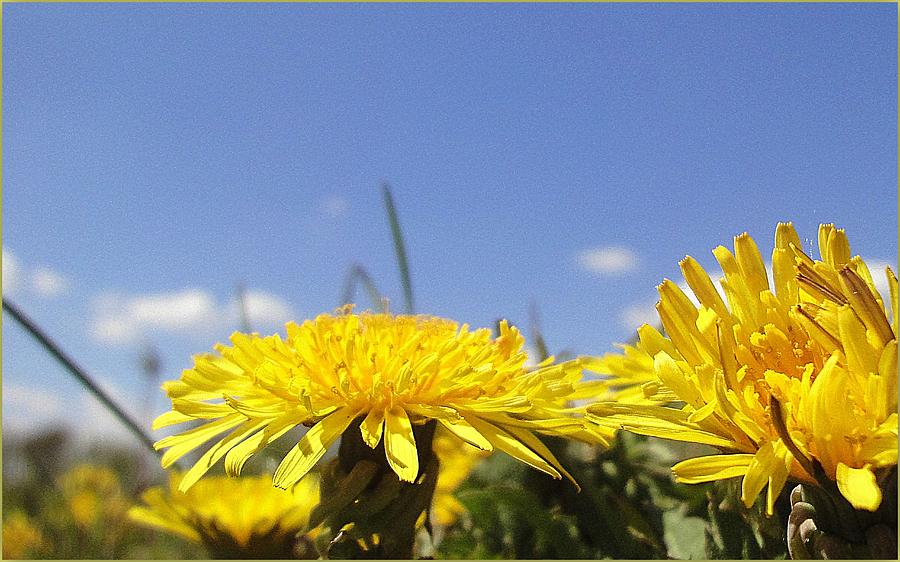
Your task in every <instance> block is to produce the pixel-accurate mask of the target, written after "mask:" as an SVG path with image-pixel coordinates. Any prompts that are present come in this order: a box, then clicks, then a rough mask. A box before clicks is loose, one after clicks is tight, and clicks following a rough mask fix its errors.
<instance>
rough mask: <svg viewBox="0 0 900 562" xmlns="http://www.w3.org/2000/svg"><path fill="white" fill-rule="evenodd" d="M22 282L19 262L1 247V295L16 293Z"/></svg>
mask: <svg viewBox="0 0 900 562" xmlns="http://www.w3.org/2000/svg"><path fill="white" fill-rule="evenodd" d="M21 281H22V267H21V266H20V265H19V260H17V259H16V257H15V256H14V255H13V254H12V252H10V251H9V249H7V248H6V247H5V246H4V247H3V294H4V295H10V294H12V293H14V292H15V291H16V289H17V288H18V286H19V284H20V283H21Z"/></svg>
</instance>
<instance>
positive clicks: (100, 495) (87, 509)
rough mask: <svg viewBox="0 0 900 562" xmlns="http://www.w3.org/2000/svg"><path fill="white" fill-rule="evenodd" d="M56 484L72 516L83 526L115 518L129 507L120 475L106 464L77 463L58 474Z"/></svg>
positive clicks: (117, 518)
mask: <svg viewBox="0 0 900 562" xmlns="http://www.w3.org/2000/svg"><path fill="white" fill-rule="evenodd" d="M59 487H60V489H61V491H62V495H63V497H64V498H65V502H66V507H67V508H68V510H69V513H70V514H71V516H72V519H74V521H75V523H76V524H77V525H79V526H80V527H83V528H90V527H93V526H95V525H103V524H109V523H114V522H117V521H118V520H120V519H121V518H123V517H124V515H125V512H126V510H127V509H128V500H127V499H126V498H125V493H124V491H123V490H122V485H121V482H120V481H119V477H118V476H117V475H116V473H115V472H113V471H112V470H110V469H109V468H107V467H105V466H99V465H92V464H78V465H76V466H74V467H73V468H71V469H70V470H68V471H67V472H66V473H64V474H63V475H62V476H61V477H60V479H59Z"/></svg>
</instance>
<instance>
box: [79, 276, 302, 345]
mask: <svg viewBox="0 0 900 562" xmlns="http://www.w3.org/2000/svg"><path fill="white" fill-rule="evenodd" d="M239 307H240V304H239V302H238V300H237V299H236V298H233V299H231V300H230V301H228V302H225V303H220V302H217V301H216V299H215V298H214V297H213V296H212V294H210V293H209V292H208V291H205V290H202V289H198V288H189V289H184V290H180V291H173V292H167V293H156V294H148V295H131V296H123V295H118V294H105V295H102V296H100V297H99V298H98V299H97V300H96V302H95V304H94V316H93V319H92V321H91V323H90V334H91V336H92V337H93V338H94V339H95V340H96V341H99V342H101V343H106V344H115V345H127V344H132V343H134V342H136V341H138V340H140V339H141V338H143V337H146V336H148V335H152V334H158V333H168V334H192V333H199V334H204V335H207V334H210V333H212V332H214V331H216V330H222V329H227V328H228V327H236V326H238V325H239V319H240V308H239ZM244 307H245V310H246V313H247V318H248V321H249V322H250V325H251V327H252V328H253V329H254V330H263V331H268V330H271V329H278V328H279V327H280V326H281V325H282V324H284V322H286V321H288V320H290V319H292V318H293V316H294V314H293V310H292V308H291V306H290V305H289V304H288V303H287V302H286V301H284V300H283V299H281V298H280V297H278V296H276V295H272V294H270V293H266V292H264V291H255V290H250V291H246V292H245V293H244Z"/></svg>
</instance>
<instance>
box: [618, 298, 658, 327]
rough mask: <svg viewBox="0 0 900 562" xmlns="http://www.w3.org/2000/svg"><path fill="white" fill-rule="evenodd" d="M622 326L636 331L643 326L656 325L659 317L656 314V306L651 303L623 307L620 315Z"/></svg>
mask: <svg viewBox="0 0 900 562" xmlns="http://www.w3.org/2000/svg"><path fill="white" fill-rule="evenodd" d="M621 319H622V326H623V327H625V328H626V329H628V330H636V329H637V328H638V327H640V326H643V325H644V324H650V325H656V324H658V323H659V316H658V315H657V314H656V304H655V303H654V302H653V301H647V302H643V303H637V304H632V305H630V306H627V307H625V309H624V310H623V311H622V314H621Z"/></svg>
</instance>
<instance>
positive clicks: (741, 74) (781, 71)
mask: <svg viewBox="0 0 900 562" xmlns="http://www.w3.org/2000/svg"><path fill="white" fill-rule="evenodd" d="M2 9H3V22H4V29H3V63H4V64H3V131H2V132H3V175H4V177H3V179H4V182H3V232H2V234H3V284H4V287H3V292H4V296H5V297H7V298H10V299H11V300H13V301H14V302H16V303H18V304H19V305H20V306H22V307H23V308H24V309H25V310H26V311H27V312H28V313H29V314H30V315H32V316H33V317H34V319H35V320H36V321H37V322H38V323H39V324H40V325H41V326H43V327H44V328H45V329H46V330H47V331H48V332H49V333H51V334H53V335H54V336H55V337H56V338H57V340H58V341H59V343H60V344H61V345H62V346H63V347H64V349H66V350H68V351H69V352H70V353H71V354H72V355H73V356H74V357H76V358H77V359H78V360H79V361H80V362H81V363H82V364H83V365H84V366H85V367H86V368H87V369H88V370H89V371H90V372H92V373H95V374H96V376H97V377H98V378H99V379H100V380H101V381H102V382H103V384H104V386H106V387H107V388H109V389H111V391H112V392H113V393H114V394H115V395H116V396H118V397H119V398H120V399H121V400H122V401H123V402H125V403H126V404H127V405H128V407H129V408H130V410H131V411H132V412H133V413H134V415H135V416H142V417H146V416H148V415H149V413H148V412H145V410H146V409H148V408H150V409H152V410H154V411H156V412H160V411H162V410H163V409H164V407H165V405H166V403H165V401H164V400H163V396H162V393H161V392H160V391H158V390H153V389H155V385H156V383H150V382H148V381H146V380H144V379H143V378H142V375H141V373H140V369H139V365H138V357H139V355H140V353H141V351H142V349H144V348H146V347H147V346H155V347H156V348H158V350H159V353H160V357H161V360H162V367H163V377H162V378H163V379H168V378H177V377H178V376H179V374H180V371H181V370H182V369H184V368H187V367H189V366H190V364H191V360H190V357H191V355H193V354H196V353H202V352H206V351H209V350H211V349H212V344H213V343H215V342H216V341H224V340H225V339H226V338H227V337H228V334H229V333H230V332H231V331H232V330H234V329H236V328H238V326H239V320H238V315H237V309H236V306H235V291H236V286H237V285H238V284H243V285H244V286H246V288H247V295H248V302H249V305H250V306H249V308H250V314H251V318H250V320H251V323H252V325H253V327H254V329H257V330H259V331H262V332H272V331H275V330H278V329H280V327H281V326H282V325H283V322H284V321H285V320H288V319H296V320H298V321H300V320H302V319H304V318H309V317H312V316H314V315H316V314H318V313H321V312H327V311H331V310H332V309H334V307H336V306H337V305H338V304H340V302H339V299H340V296H341V293H342V290H343V285H344V283H345V279H346V276H347V273H348V271H349V269H350V268H351V267H352V266H353V264H356V263H358V264H361V265H362V266H364V267H365V268H366V269H367V270H368V272H369V273H370V274H371V276H372V277H373V278H374V280H375V283H376V284H377V286H378V288H379V289H380V290H381V291H382V292H384V293H385V294H386V295H387V296H388V297H389V298H390V299H391V303H392V308H393V309H394V310H395V311H401V310H402V291H401V287H400V281H399V274H398V269H397V266H396V261H395V258H394V254H393V248H392V245H391V239H390V231H389V228H388V224H387V219H386V217H385V213H384V209H383V206H382V201H381V193H380V185H381V184H382V183H383V182H388V183H389V184H390V185H391V186H392V189H393V193H394V198H395V201H396V204H397V207H398V210H399V214H400V219H401V222H402V225H403V227H404V231H405V234H406V244H407V249H408V253H409V259H410V267H411V270H412V277H413V284H414V289H415V295H416V302H417V311H418V312H421V313H428V314H435V315H440V316H447V317H450V318H453V319H456V320H458V321H460V322H467V323H469V324H471V325H474V326H491V325H492V324H493V323H494V321H495V320H496V319H498V318H508V319H509V320H510V321H512V322H514V323H517V324H520V325H521V326H523V327H527V324H528V316H529V307H530V306H531V303H534V304H535V306H536V307H537V309H538V310H539V314H540V324H541V327H542V330H543V333H544V336H545V338H546V340H547V342H548V345H549V346H550V348H551V350H554V351H560V350H563V349H567V350H570V351H572V352H574V353H579V354H600V353H604V352H606V351H610V350H612V349H613V345H614V343H615V342H621V341H625V340H626V339H628V338H629V337H630V336H631V334H632V333H633V332H634V329H635V328H636V327H637V325H638V324H639V323H641V322H644V321H649V320H651V319H652V317H651V316H648V314H649V313H652V311H653V303H654V302H655V300H656V296H655V286H656V285H657V284H658V283H659V282H660V281H661V280H662V279H663V278H665V277H669V278H672V279H680V275H679V274H678V260H679V259H681V258H682V257H684V255H686V254H690V255H693V256H695V257H696V258H697V259H698V260H699V261H700V263H701V264H702V265H704V266H705V267H708V268H709V269H710V270H714V269H716V267H715V261H714V259H713V257H712V254H711V253H710V251H711V250H712V249H713V248H714V247H715V246H717V245H719V244H723V245H726V246H730V245H731V239H732V236H734V235H736V234H738V233H741V232H743V231H748V232H749V233H750V234H751V235H753V236H754V238H755V239H756V241H757V243H758V244H759V246H760V249H761V250H762V252H763V254H764V255H766V254H769V253H770V252H771V248H772V243H773V237H774V229H775V225H776V224H777V222H779V221H785V220H791V221H793V222H794V224H795V226H796V227H797V229H798V231H799V233H800V236H801V238H802V239H803V240H804V241H806V242H807V244H811V242H810V241H812V240H815V238H816V228H817V225H818V224H819V223H820V222H834V223H836V224H837V225H838V226H841V227H844V228H846V229H847V232H848V235H849V237H850V242H851V244H852V246H853V248H854V251H855V252H857V253H859V254H861V255H863V257H865V258H866V259H868V260H871V261H872V262H878V263H881V264H891V265H892V266H893V264H896V261H897V257H896V256H897V57H896V55H897V13H896V10H897V7H896V6H895V5H892V4H879V5H861V4H853V5H850V4H847V5H831V4H829V5H788V4H780V5H760V4H752V5H705V4H684V5H648V4H643V5H619V4H614V5H613V4H610V5H603V4H589V5H455V6H451V5H440V4H429V5H419V4H411V5H382V4H372V5H306V4H304V5H300V4H297V5H264V4H250V5H247V4H243V5H242V4H233V5H220V6H214V5H166V4H154V5H140V4H136V5H132V4H129V5H124V4H122V5H115V4H92V5H61V4H50V5H28V4H13V5H8V4H7V5H4V6H3V7H2ZM358 295H359V297H360V299H359V302H360V307H361V308H367V307H369V306H371V303H370V302H369V301H368V299H367V298H366V297H365V294H364V293H362V292H359V293H358ZM3 328H4V329H3V336H4V338H3V425H4V430H5V431H19V430H26V429H28V428H33V427H38V426H42V425H46V424H49V423H54V422H55V421H56V420H66V421H68V422H70V423H72V424H73V425H74V426H75V427H76V429H77V430H78V431H80V432H82V433H84V434H85V435H94V434H96V433H97V432H107V433H111V434H113V435H120V434H121V431H119V430H116V429H115V428H113V427H112V425H111V424H112V423H113V422H112V421H110V420H109V418H108V417H107V416H105V414H104V413H103V412H102V410H101V408H100V407H99V406H98V405H96V404H94V403H93V400H92V399H91V398H89V397H87V396H86V395H85V394H84V392H83V391H82V390H81V389H80V388H79V387H78V386H77V385H76V384H75V383H74V382H72V381H71V380H70V379H69V378H68V377H67V375H66V374H65V373H64V372H63V371H62V369H61V368H59V367H58V366H56V365H55V364H54V363H53V362H52V360H51V359H50V358H48V357H47V356H46V354H45V353H44V352H42V351H41V350H40V349H39V348H38V347H37V345H36V344H35V343H34V342H33V341H31V340H30V339H29V338H28V336H27V335H25V334H24V332H22V330H21V329H19V328H18V327H16V326H15V325H14V323H13V322H12V320H11V319H10V318H9V317H8V316H6V315H4V317H3ZM148 394H149V395H150V396H153V397H154V398H153V399H154V400H155V404H153V405H152V407H151V406H148V400H147V398H146V397H147V396H148ZM73 413H74V414H73Z"/></svg>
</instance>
